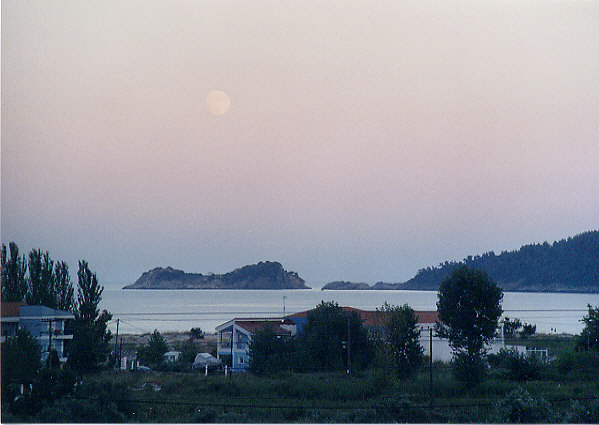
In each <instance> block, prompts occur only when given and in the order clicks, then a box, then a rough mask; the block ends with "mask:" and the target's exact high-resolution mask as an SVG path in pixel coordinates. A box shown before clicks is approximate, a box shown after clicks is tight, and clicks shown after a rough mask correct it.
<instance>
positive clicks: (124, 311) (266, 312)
mask: <svg viewBox="0 0 599 425" xmlns="http://www.w3.org/2000/svg"><path fill="white" fill-rule="evenodd" d="M124 285H125V283H113V284H105V288H104V292H103V294H102V302H101V305H100V307H101V308H103V309H104V308H105V309H107V310H108V311H110V312H111V313H112V315H113V320H112V321H111V322H110V323H109V328H110V329H111V330H112V331H113V332H114V331H115V330H116V319H119V322H120V323H119V332H120V333H133V334H139V333H145V332H152V331H153V330H154V329H157V330H159V331H160V332H168V331H176V332H183V331H189V330H190V329H191V328H194V327H200V328H202V330H204V331H205V332H208V333H213V332H215V327H216V326H218V325H220V324H222V323H225V322H227V321H229V320H231V319H233V318H241V317H243V318H266V317H280V316H282V315H283V311H285V313H287V314H291V313H296V312H299V311H305V310H309V309H311V308H314V307H315V306H316V305H317V304H318V303H320V302H321V301H335V302H337V303H338V304H339V305H341V306H349V307H356V308H360V309H364V310H375V309H376V308H377V307H380V306H381V305H382V304H383V303H384V302H388V303H389V304H394V305H404V304H408V305H409V306H410V307H412V308H413V309H414V310H436V302H437V292H436V291H398V290H387V291H379V290H377V291H373V290H370V291H321V290H320V289H321V287H322V285H323V284H315V283H312V284H310V283H307V285H308V286H311V287H312V288H313V289H306V290H215V289H209V290H193V289H191V290H190V289H187V290H143V289H135V290H123V289H121V288H122V287H123V286H124ZM587 304H591V305H593V306H596V305H598V304H599V295H598V294H556V293H532V292H506V293H505V294H504V297H503V304H502V307H503V309H504V316H508V317H510V318H519V319H520V320H521V321H523V322H526V323H532V324H535V325H536V326H537V333H546V334H561V333H567V334H579V333H580V331H581V330H582V328H583V323H582V322H581V319H582V317H583V316H584V315H585V314H586V313H587Z"/></svg>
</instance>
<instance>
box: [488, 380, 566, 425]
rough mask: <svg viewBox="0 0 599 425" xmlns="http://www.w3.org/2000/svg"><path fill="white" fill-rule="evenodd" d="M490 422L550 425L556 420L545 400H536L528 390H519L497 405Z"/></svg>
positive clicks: (540, 398)
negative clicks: (547, 424)
mask: <svg viewBox="0 0 599 425" xmlns="http://www.w3.org/2000/svg"><path fill="white" fill-rule="evenodd" d="M490 420H491V422H497V423H549V422H554V421H555V418H554V415H553V413H552V411H551V409H550V406H549V403H548V402H547V401H546V400H545V399H543V398H542V397H539V398H534V397H532V396H531V395H530V394H529V393H528V392H527V391H526V390H523V389H522V388H517V389H515V390H514V391H512V392H511V393H509V394H508V396H507V397H505V398H504V399H503V400H501V401H499V402H498V403H497V404H496V405H495V408H494V411H493V413H492V414H491V417H490Z"/></svg>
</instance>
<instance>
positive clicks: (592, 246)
mask: <svg viewBox="0 0 599 425" xmlns="http://www.w3.org/2000/svg"><path fill="white" fill-rule="evenodd" d="M460 264H463V265H466V266H468V267H470V268H473V269H477V270H481V271H485V272H487V273H488V274H489V276H491V278H492V279H493V280H494V281H496V282H497V284H498V285H499V286H500V287H501V288H502V289H503V290H504V291H510V290H520V291H522V290H531V291H552V290H560V291H563V290H568V291H574V292H599V231H596V230H595V231H590V232H585V233H582V234H580V235H577V236H574V237H569V238H567V239H563V240H560V241H558V242H554V243H553V244H549V243H547V242H544V243H542V244H531V245H524V246H522V247H521V248H520V249H519V250H517V251H510V252H508V251H503V252H501V254H499V255H497V254H495V253H494V252H493V251H490V252H487V253H485V254H483V255H477V256H474V257H472V256H468V257H467V258H465V259H464V260H463V261H461V262H447V261H446V262H445V263H442V264H440V265H439V266H437V267H428V268H426V269H421V270H419V271H418V273H417V274H416V276H415V277H413V278H412V279H410V280H408V281H407V282H406V283H405V286H406V287H409V288H417V289H423V290H426V289H428V290H436V289H437V288H438V287H439V284H440V283H441V282H442V281H443V279H445V278H446V277H447V276H448V275H449V274H451V273H452V272H453V271H454V270H455V269H456V268H457V267H458V266H459V265H460Z"/></svg>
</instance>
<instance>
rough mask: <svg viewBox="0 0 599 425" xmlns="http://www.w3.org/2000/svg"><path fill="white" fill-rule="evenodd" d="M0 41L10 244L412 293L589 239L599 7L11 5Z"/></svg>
mask: <svg viewBox="0 0 599 425" xmlns="http://www.w3.org/2000/svg"><path fill="white" fill-rule="evenodd" d="M1 51H2V74H1V75H2V109H1V113H2V145H1V230H2V243H4V244H8V243H9V242H10V241H14V242H16V243H17V244H18V246H19V248H20V249H21V251H22V252H25V253H26V252H29V250H31V249H32V248H41V249H42V250H44V251H45V250H48V251H49V252H50V255H51V257H52V258H53V259H55V260H64V261H67V262H68V263H69V265H70V268H71V273H72V274H73V275H75V273H76V270H77V260H79V259H85V260H87V261H88V263H89V264H90V268H91V269H92V270H93V271H95V272H97V274H98V278H99V280H100V282H124V283H131V282H133V281H135V280H136V279H137V278H138V277H139V276H140V275H141V273H143V272H144V271H147V270H149V269H151V268H154V267H158V266H162V267H166V266H169V265H170V266H172V267H175V268H180V269H183V270H185V271H187V272H198V273H207V272H214V273H225V272H228V271H231V270H233V269H235V268H237V267H240V266H243V265H245V264H252V263H256V262H258V261H264V260H271V261H279V262H281V263H282V264H283V267H285V268H286V269H287V270H292V271H296V272H298V273H299V275H300V276H301V277H303V278H304V279H306V281H308V282H326V281H331V280H352V281H365V282H369V283H374V282H377V281H381V280H382V281H387V282H400V281H405V280H407V279H409V278H411V277H412V276H414V274H415V273H416V272H417V271H418V269H420V268H424V267H428V266H434V265H437V264H439V263H440V262H443V261H446V260H461V259H463V258H464V257H466V256H467V255H476V254H482V253H484V252H487V251H490V250H494V251H495V252H497V253H498V252H500V251H502V250H514V249H517V248H519V247H520V246H521V245H523V244H528V243H539V242H544V241H548V242H550V243H551V242H553V241H555V240H560V239H563V238H566V237H568V236H573V235H576V234H578V233H581V232H584V231H587V230H594V229H597V228H599V196H597V194H598V193H599V139H598V135H599V84H598V83H597V76H598V75H599V2H596V1H575V0H574V1H565V0H564V1H530V0H521V1H460V0H456V1H450V2H448V1H420V0H418V1H397V0H395V1H376V0H375V1H367V2H324V1H301V2H280V1H260V0H257V1H251V2H250V1H237V0H232V1H195V0H194V1H169V2H165V1H162V0H161V1H151V0H147V1H146V0H145V1H127V2H122V1H112V0H102V1H91V0H90V1H85V2H81V1H78V0H74V1H52V2H47V1H27V0H18V1H15V0H13V1H10V0H9V1H2V50H1ZM213 91H221V92H223V93H225V94H226V95H227V96H228V98H229V100H230V108H229V109H228V110H226V112H223V110H224V109H226V108H221V107H220V106H219V105H214V104H210V103H209V104H207V103H206V99H207V96H208V94H209V93H210V92H213ZM221 106H222V105H221Z"/></svg>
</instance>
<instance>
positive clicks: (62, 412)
mask: <svg viewBox="0 0 599 425" xmlns="http://www.w3.org/2000/svg"><path fill="white" fill-rule="evenodd" d="M125 420H126V418H125V416H124V415H123V414H122V413H121V412H119V411H118V408H117V406H116V404H115V403H113V402H100V401H98V400H78V399H60V400H56V401H55V402H54V403H53V404H51V405H50V406H48V407H46V408H44V409H42V410H41V411H40V412H39V413H38V414H37V415H36V416H35V422H45V423H120V422H125Z"/></svg>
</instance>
